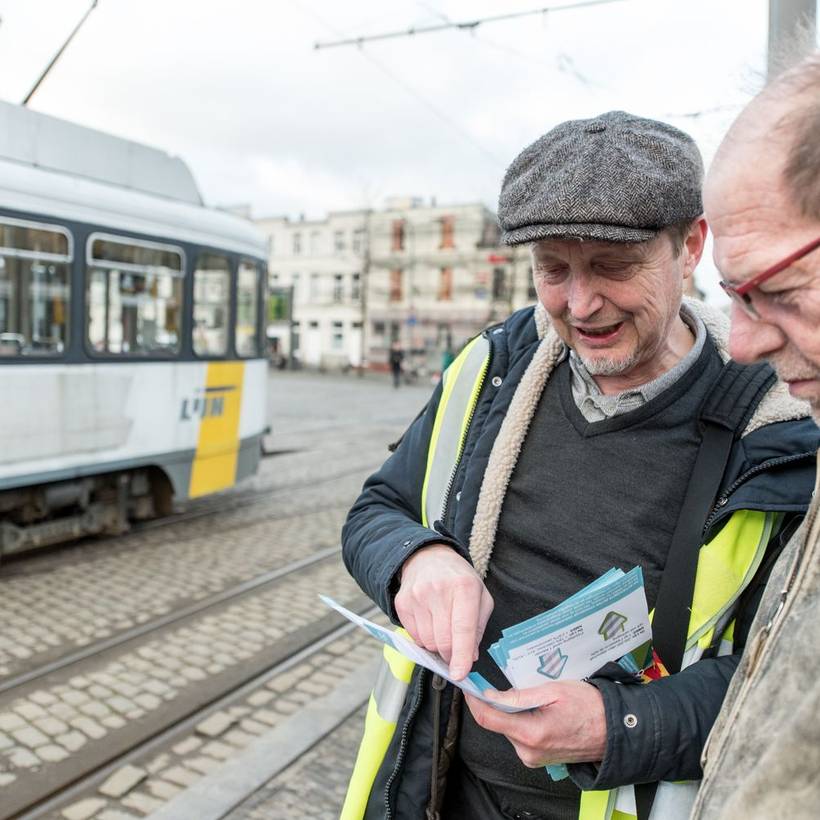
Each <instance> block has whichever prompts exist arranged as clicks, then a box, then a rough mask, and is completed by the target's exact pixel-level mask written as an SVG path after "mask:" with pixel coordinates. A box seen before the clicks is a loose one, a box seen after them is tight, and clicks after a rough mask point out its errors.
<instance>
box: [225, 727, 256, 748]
mask: <svg viewBox="0 0 820 820" xmlns="http://www.w3.org/2000/svg"><path fill="white" fill-rule="evenodd" d="M224 737H225V740H227V741H228V743H232V744H233V745H234V746H239V747H240V748H243V747H244V746H247V745H248V744H249V743H251V742H253V740H254V736H253V735H249V734H248V733H247V732H242V731H240V730H239V729H231V731H230V732H226V733H225V736H224Z"/></svg>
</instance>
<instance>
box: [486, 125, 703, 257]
mask: <svg viewBox="0 0 820 820" xmlns="http://www.w3.org/2000/svg"><path fill="white" fill-rule="evenodd" d="M702 182H703V160H702V159H701V156H700V151H698V148H697V146H696V145H695V142H694V140H693V139H692V138H691V137H690V136H689V135H688V134H684V133H683V131H679V130H678V129H677V128H674V127H673V126H671V125H667V124H666V123H664V122H658V121H657V120H648V119H644V118H642V117H635V116H633V115H632V114H627V113H626V112H624V111H610V112H609V113H607V114H602V115H601V116H599V117H595V118H594V119H591V120H570V121H569V122H564V123H561V125H558V126H556V127H555V128H553V129H552V131H549V132H548V133H546V134H544V136H543V137H541V138H540V139H538V140H536V141H535V142H534V143H533V144H532V145H530V146H529V147H528V148H525V149H524V150H523V151H522V152H521V153H520V154H519V155H518V157H516V159H515V160H514V161H513V163H512V165H510V167H509V168H508V169H507V173H506V174H505V175H504V182H503V183H502V185H501V195H500V197H499V200H498V222H499V225H500V226H501V230H502V235H501V238H502V241H503V242H505V243H506V244H507V245H520V244H522V243H524V242H533V241H535V240H538V239H547V238H551V237H555V238H567V237H574V238H578V239H598V240H603V241H605V242H645V241H647V240H649V239H652V238H654V237H655V236H656V235H657V234H658V232H659V231H661V230H662V229H663V228H665V227H667V226H669V225H671V224H673V223H674V222H680V221H682V220H684V219H694V218H695V217H698V216H700V214H701V213H702V212H703V203H702V201H701V186H702Z"/></svg>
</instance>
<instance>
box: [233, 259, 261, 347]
mask: <svg viewBox="0 0 820 820" xmlns="http://www.w3.org/2000/svg"><path fill="white" fill-rule="evenodd" d="M261 278H262V272H261V271H260V270H259V266H258V265H255V264H254V263H253V262H247V261H246V260H244V259H243V260H242V261H241V262H240V263H239V271H238V272H237V275H236V332H235V341H236V352H237V353H238V354H239V355H240V356H244V357H249V356H258V355H259V334H258V333H257V327H258V325H259V282H260V280H261Z"/></svg>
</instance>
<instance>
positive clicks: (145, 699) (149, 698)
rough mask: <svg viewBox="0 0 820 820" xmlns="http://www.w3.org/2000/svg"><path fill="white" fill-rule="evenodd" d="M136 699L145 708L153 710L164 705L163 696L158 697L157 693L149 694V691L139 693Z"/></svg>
mask: <svg viewBox="0 0 820 820" xmlns="http://www.w3.org/2000/svg"><path fill="white" fill-rule="evenodd" d="M134 700H135V701H136V703H138V704H139V705H140V706H141V707H142V708H143V709H147V710H149V711H150V710H151V709H156V708H157V707H158V706H161V705H162V698H159V697H157V696H156V695H152V694H149V693H148V692H146V693H144V694H142V695H137V696H136V697H135V698H134Z"/></svg>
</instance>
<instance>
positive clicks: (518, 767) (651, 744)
mask: <svg viewBox="0 0 820 820" xmlns="http://www.w3.org/2000/svg"><path fill="white" fill-rule="evenodd" d="M701 180H702V164H701V159H700V155H699V153H698V150H697V148H696V146H695V144H694V142H693V141H692V139H691V138H690V137H688V136H687V135H686V134H684V133H682V132H681V131H679V130H677V129H676V128H673V127H671V126H669V125H667V124H665V123H661V122H655V121H652V120H647V119H642V118H639V117H635V116H632V115H629V114H626V113H623V112H617V111H616V112H610V113H607V114H603V115H602V116H599V117H596V118H595V119H591V120H577V121H572V122H566V123H563V124H561V125H559V126H557V127H556V128H554V129H553V130H552V131H550V132H549V133H547V134H545V135H544V136H543V137H541V138H540V139H539V140H537V141H536V142H535V143H533V144H532V145H531V146H529V147H528V148H526V149H525V150H524V151H523V152H522V153H521V154H520V155H519V156H518V157H517V158H516V159H515V161H514V162H513V163H512V165H511V166H510V168H509V170H508V171H507V174H506V176H505V178H504V182H503V185H502V190H501V197H500V201H499V222H500V224H501V227H502V229H503V232H504V234H503V235H504V240H505V241H506V242H507V243H509V244H512V245H517V244H527V245H529V246H530V249H531V253H532V268H533V277H534V282H535V287H536V291H537V294H538V304H537V305H536V306H534V307H531V308H528V309H524V310H520V311H518V312H516V313H514V314H513V315H512V316H511V317H510V318H509V319H507V321H506V322H504V323H503V324H502V325H499V326H497V327H492V328H489V329H488V330H486V331H485V332H484V333H483V334H482V335H481V336H479V337H477V338H476V339H474V340H473V341H472V342H470V343H469V344H468V345H467V346H466V347H465V349H464V350H463V351H462V353H461V354H460V355H459V357H458V358H457V359H456V360H455V362H454V363H453V364H452V365H451V367H450V368H449V369H448V371H447V372H446V373H445V376H444V378H443V379H442V383H441V385H439V387H437V389H436V391H435V392H434V394H433V396H432V398H431V400H430V402H429V403H428V405H427V406H426V408H425V409H424V410H423V412H422V413H421V414H420V415H419V417H418V418H417V419H416V420H415V421H414V422H413V424H412V425H411V426H410V428H409V429H408V430H407V431H406V433H405V435H404V436H403V437H402V439H401V441H400V442H399V444H398V446H397V447H396V449H395V451H394V453H393V455H392V456H391V457H390V458H389V459H388V460H387V461H386V462H385V464H384V465H383V466H382V467H381V469H380V470H379V471H377V472H376V473H375V474H374V475H373V476H371V477H370V478H369V479H368V480H367V482H366V483H365V486H364V488H363V490H362V493H361V495H360V497H359V499H358V500H357V501H356V503H355V504H354V506H353V508H352V509H351V511H350V514H349V516H348V520H347V522H346V524H345V528H344V532H343V550H344V558H345V562H346V565H347V567H348V569H349V571H350V572H351V574H352V575H353V576H354V577H355V578H356V580H357V581H358V582H359V584H360V585H361V587H362V588H363V589H364V590H365V592H366V593H367V594H368V595H369V596H370V597H371V598H372V599H373V600H374V601H375V602H376V603H377V604H378V605H379V606H380V607H381V608H382V610H383V611H384V612H385V613H386V614H387V615H388V616H389V617H390V618H391V620H392V621H394V622H395V623H396V624H400V625H401V626H403V627H404V629H406V630H407V632H409V634H410V635H411V636H412V637H413V639H414V640H415V641H416V642H417V643H418V644H420V645H422V646H424V647H425V648H427V649H429V650H432V651H435V652H438V653H439V654H441V655H442V657H443V658H444V659H445V660H446V661H447V663H448V664H449V668H450V673H451V677H452V678H453V679H455V680H459V679H461V678H464V677H465V676H466V675H467V674H468V673H470V672H471V671H473V672H479V673H480V674H481V675H483V676H484V677H485V678H486V679H487V680H489V681H490V683H491V684H492V685H493V686H495V687H498V689H499V690H501V689H506V688H507V686H508V684H507V683H506V681H505V679H504V677H503V675H502V674H501V672H500V671H499V669H498V668H497V667H496V666H495V664H494V662H493V661H492V660H491V658H490V657H489V655H488V654H487V648H488V646H489V645H490V644H492V643H493V642H494V641H496V640H497V639H498V638H499V637H500V635H501V630H502V629H505V628H508V627H511V626H513V625H515V624H517V623H519V622H521V621H524V620H526V619H528V618H531V617H532V616H534V615H537V614H539V613H541V612H543V611H544V610H546V609H549V608H552V607H554V606H556V605H558V604H560V603H561V602H562V601H564V600H565V599H567V598H568V597H570V596H571V595H573V594H574V593H576V592H578V591H579V590H580V589H582V588H583V587H584V586H586V585H587V584H589V583H591V582H592V581H594V580H595V579H597V578H598V577H599V576H601V575H602V574H603V573H605V572H607V571H608V570H609V569H611V568H612V567H620V568H621V569H623V570H624V571H629V570H631V569H632V568H633V567H640V568H641V570H642V572H643V579H644V584H645V592H646V598H647V602H648V605H649V608H650V610H654V616H653V638H654V643H655V651H656V659H655V662H654V663H651V664H647V665H646V668H644V669H642V670H640V671H637V672H636V671H635V668H634V667H633V668H631V669H630V668H629V666H628V664H623V665H618V664H607V665H606V666H604V667H602V668H601V669H600V670H599V671H598V672H597V673H596V674H594V675H592V676H591V677H590V678H589V679H587V680H584V681H575V680H561V679H560V673H559V674H558V678H559V679H557V680H552V679H550V676H549V675H547V671H548V670H546V668H545V672H544V674H545V677H544V683H543V684H542V685H539V686H537V687H534V688H531V689H522V690H510V691H507V692H497V693H495V694H494V695H493V698H494V699H495V700H497V701H498V702H501V703H503V704H506V705H509V706H514V707H526V709H527V710H526V711H520V712H517V713H515V714H508V713H506V712H502V711H500V710H497V709H494V708H492V707H491V706H489V705H487V704H486V703H483V702H480V701H477V700H475V699H473V698H471V697H469V696H464V697H462V695H461V692H460V691H459V690H457V689H456V688H455V687H453V686H452V685H450V684H448V683H447V682H446V681H445V680H443V679H442V678H440V677H438V676H435V675H432V674H431V673H430V672H429V671H428V670H424V669H420V668H416V669H415V670H414V671H413V672H412V677H411V675H410V669H409V668H407V664H403V663H402V662H401V659H400V658H399V657H398V656H396V655H395V654H392V655H391V654H390V652H389V650H388V653H387V660H388V661H389V663H388V664H387V665H385V667H384V669H383V670H382V674H381V675H380V676H379V680H378V682H377V685H376V688H375V689H374V693H373V698H372V699H371V702H370V711H369V712H368V721H367V729H366V733H365V737H364V740H363V741H362V747H361V750H360V755H359V759H358V760H357V764H356V768H355V770H354V775H353V778H352V781H351V788H350V791H349V793H348V800H347V802H346V804H345V809H344V811H343V814H342V817H343V818H344V819H345V820H352V818H361V817H365V818H398V819H401V820H405V819H407V820H409V819H410V818H413V819H414V820H415V818H419V820H421V818H425V820H430V819H431V818H444V819H445V820H460V819H462V818H463V820H502V818H504V820H509V818H528V820H564V818H581V819H582V820H610V818H612V820H625V818H629V817H639V818H640V820H644V818H647V817H649V816H650V815H651V816H653V817H656V818H663V820H674V818H677V817H686V816H687V814H688V811H689V808H690V806H691V803H692V800H693V799H694V795H695V792H696V790H697V781H698V780H699V778H700V777H701V769H700V754H701V750H702V747H703V743H704V740H705V738H706V735H707V734H708V732H709V729H710V727H711V725H712V723H713V721H714V718H715V715H716V714H717V712H718V710H719V708H720V705H721V702H722V700H723V696H724V693H725V691H726V688H727V686H728V683H729V681H730V679H731V676H732V673H733V672H734V669H735V667H736V665H737V663H738V660H739V657H740V653H741V651H742V647H743V645H744V641H745V636H746V631H747V629H748V625H749V622H750V619H751V618H752V616H753V615H754V611H755V607H756V602H757V595H758V594H759V591H760V589H761V588H762V586H763V585H764V584H765V578H766V573H767V571H768V568H769V566H770V558H771V556H772V555H773V554H774V553H775V552H776V551H777V549H778V547H779V545H780V543H781V541H782V539H783V538H784V537H786V536H788V534H789V533H790V532H791V530H792V529H793V527H794V526H795V522H796V521H797V519H799V517H800V516H801V515H802V514H803V512H804V511H805V509H806V507H807V505H808V502H809V498H810V494H811V489H812V467H813V463H812V459H813V454H814V451H815V450H816V449H817V437H816V432H815V428H814V427H813V425H812V424H811V422H810V421H809V420H808V419H807V409H806V407H805V405H803V404H802V403H801V402H799V401H796V400H795V399H793V398H791V397H790V396H789V394H788V392H787V391H786V390H785V389H784V387H783V386H782V385H781V384H779V383H777V382H776V381H775V377H774V373H773V372H772V371H771V369H770V368H769V367H768V366H767V365H757V366H753V367H744V366H739V365H736V364H734V363H732V362H730V361H729V357H728V352H727V334H728V327H727V322H726V319H725V317H724V316H723V314H721V313H719V312H716V311H714V310H710V309H708V308H706V307H705V306H704V305H702V304H699V303H696V302H694V301H688V300H687V301H683V300H682V291H683V285H684V281H685V280H686V279H687V278H688V277H691V276H692V274H693V272H694V269H695V266H696V265H697V263H698V260H699V259H700V256H701V253H702V251H703V244H704V237H705V234H706V224H705V222H704V220H703V218H702V216H701V210H702V205H701ZM553 677H554V673H553ZM559 764H566V765H565V766H562V765H559ZM546 766H549V767H550V768H549V770H546V769H545V767H546ZM636 784H639V785H636Z"/></svg>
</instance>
